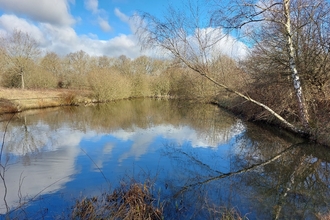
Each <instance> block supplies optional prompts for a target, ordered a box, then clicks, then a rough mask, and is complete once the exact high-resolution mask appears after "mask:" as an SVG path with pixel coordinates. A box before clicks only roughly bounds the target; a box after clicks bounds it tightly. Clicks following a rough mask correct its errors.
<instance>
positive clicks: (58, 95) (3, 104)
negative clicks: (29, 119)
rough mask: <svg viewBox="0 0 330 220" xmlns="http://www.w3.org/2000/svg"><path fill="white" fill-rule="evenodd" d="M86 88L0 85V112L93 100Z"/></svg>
mask: <svg viewBox="0 0 330 220" xmlns="http://www.w3.org/2000/svg"><path fill="white" fill-rule="evenodd" d="M94 101H95V100H93V99H92V96H91V92H90V91H88V90H70V89H34V90H21V89H8V88H1V87H0V114H5V113H15V112H21V111H24V110H29V109H39V108H49V107H58V106H67V105H79V104H87V103H91V102H94Z"/></svg>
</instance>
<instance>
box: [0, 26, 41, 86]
mask: <svg viewBox="0 0 330 220" xmlns="http://www.w3.org/2000/svg"><path fill="white" fill-rule="evenodd" d="M0 44H1V45H0V47H1V50H0V52H1V53H2V56H3V57H4V58H5V62H6V69H7V72H12V73H14V74H15V75H20V78H21V88H22V89H24V88H25V84H24V83H25V81H24V75H25V74H26V73H27V72H29V66H31V63H33V62H34V61H35V60H36V59H37V58H38V56H39V54H40V50H39V48H38V44H37V42H36V41H35V40H34V39H33V38H32V37H31V36H30V35H29V34H27V33H24V32H22V31H20V30H15V31H14V32H13V33H12V34H11V35H10V36H7V37H2V38H1V41H0Z"/></svg>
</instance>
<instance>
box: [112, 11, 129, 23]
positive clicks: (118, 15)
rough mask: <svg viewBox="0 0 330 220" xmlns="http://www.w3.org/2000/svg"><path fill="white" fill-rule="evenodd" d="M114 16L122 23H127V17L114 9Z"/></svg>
mask: <svg viewBox="0 0 330 220" xmlns="http://www.w3.org/2000/svg"><path fill="white" fill-rule="evenodd" d="M114 12H115V15H116V16H117V17H118V18H119V19H120V20H121V21H123V22H125V23H128V22H129V20H130V19H129V17H128V16H127V15H125V14H124V13H122V12H121V11H120V10H119V9H118V8H115V11H114Z"/></svg>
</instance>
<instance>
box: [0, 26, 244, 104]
mask: <svg viewBox="0 0 330 220" xmlns="http://www.w3.org/2000/svg"><path fill="white" fill-rule="evenodd" d="M1 42H2V45H1V46H2V47H1V49H2V50H1V61H0V62H2V63H1V73H0V76H1V80H0V83H1V86H2V87H7V88H27V89H55V88H67V89H83V90H91V91H92V94H93V98H95V99H97V100H98V101H108V100H115V99H124V98H135V97H181V98H186V99H199V100H200V101H209V100H210V99H212V98H214V96H215V95H216V94H217V89H215V86H214V85H213V84H212V83H210V82H208V81H207V80H205V79H203V78H202V77H200V76H196V75H195V74H191V72H192V70H190V69H189V68H187V67H184V66H182V65H180V64H179V63H178V62H176V61H175V60H169V59H155V58H151V57H146V56H140V57H138V58H136V59H130V58H128V57H126V56H124V55H122V56H120V57H107V56H90V55H89V54H87V53H86V52H84V51H82V50H80V51H77V52H74V53H70V54H67V55H66V56H64V57H61V56H59V55H57V54H56V53H54V52H48V53H46V54H42V53H41V50H40V49H39V47H38V44H37V42H35V41H34V40H33V39H32V38H31V37H30V35H29V34H26V33H23V32H21V31H15V32H14V33H13V34H12V35H11V36H8V37H7V38H3V39H2V41H1ZM212 68H213V69H214V72H215V73H217V76H215V77H216V78H217V79H219V80H225V81H228V80H230V81H232V84H233V85H234V84H235V85H237V84H238V83H240V80H239V75H240V74H241V73H242V72H241V71H240V70H239V68H238V67H237V64H236V63H235V62H234V61H233V60H232V59H231V58H229V57H227V56H219V57H218V58H217V59H216V60H215V61H214V63H213V64H212ZM218 73H219V74H218ZM234 75H237V77H233V76H234ZM228 76H230V77H228Z"/></svg>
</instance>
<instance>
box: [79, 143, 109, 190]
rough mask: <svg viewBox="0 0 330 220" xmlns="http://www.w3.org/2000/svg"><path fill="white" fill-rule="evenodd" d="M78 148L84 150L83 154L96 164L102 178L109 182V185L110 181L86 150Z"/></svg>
mask: <svg viewBox="0 0 330 220" xmlns="http://www.w3.org/2000/svg"><path fill="white" fill-rule="evenodd" d="M80 150H81V151H82V152H84V153H85V154H86V156H87V157H88V158H89V159H90V160H91V161H92V162H93V164H94V165H95V166H96V168H97V169H98V170H99V171H100V173H101V174H102V176H103V178H104V180H105V181H106V182H107V183H108V184H109V185H111V184H110V181H109V180H108V178H107V177H106V176H105V175H104V173H103V171H102V170H101V168H100V167H99V166H98V165H97V164H96V163H95V161H94V160H93V159H92V158H91V157H90V156H89V155H88V154H87V152H86V151H84V149H82V148H80Z"/></svg>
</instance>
